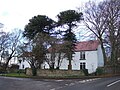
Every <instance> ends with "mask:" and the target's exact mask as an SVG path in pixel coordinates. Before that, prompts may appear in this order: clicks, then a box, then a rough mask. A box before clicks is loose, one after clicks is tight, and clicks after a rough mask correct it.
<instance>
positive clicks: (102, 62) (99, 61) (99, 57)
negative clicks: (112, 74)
mask: <svg viewBox="0 0 120 90" xmlns="http://www.w3.org/2000/svg"><path fill="white" fill-rule="evenodd" d="M97 54H98V66H99V67H103V66H104V58H103V53H102V49H101V45H99V46H98V52H97Z"/></svg>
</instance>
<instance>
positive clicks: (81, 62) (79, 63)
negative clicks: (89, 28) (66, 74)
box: [20, 40, 104, 73]
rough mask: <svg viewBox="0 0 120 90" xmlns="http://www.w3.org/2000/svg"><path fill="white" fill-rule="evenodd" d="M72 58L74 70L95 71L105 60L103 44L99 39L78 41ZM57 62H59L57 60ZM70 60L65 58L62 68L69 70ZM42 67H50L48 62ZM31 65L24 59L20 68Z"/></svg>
mask: <svg viewBox="0 0 120 90" xmlns="http://www.w3.org/2000/svg"><path fill="white" fill-rule="evenodd" d="M73 56H74V57H73V60H72V70H81V69H88V72H89V73H92V72H95V71H96V69H97V68H98V67H103V65H104V60H103V54H102V50H101V45H100V43H99V41H98V40H94V41H92V40H91V41H83V42H79V43H76V49H75V54H74V55H73ZM55 64H57V62H55ZM68 64H69V61H68V60H67V58H64V59H63V60H62V62H61V65H60V69H64V70H67V69H68ZM42 66H43V67H42V68H43V69H44V68H45V69H48V68H49V65H48V64H47V62H44V63H43V64H42ZM26 67H30V66H29V64H27V62H26V61H22V62H21V65H20V68H21V69H24V68H26Z"/></svg>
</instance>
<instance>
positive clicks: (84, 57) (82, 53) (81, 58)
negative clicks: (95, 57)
mask: <svg viewBox="0 0 120 90" xmlns="http://www.w3.org/2000/svg"><path fill="white" fill-rule="evenodd" d="M80 60H86V55H85V51H81V52H80Z"/></svg>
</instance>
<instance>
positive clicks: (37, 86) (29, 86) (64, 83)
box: [0, 76, 120, 90]
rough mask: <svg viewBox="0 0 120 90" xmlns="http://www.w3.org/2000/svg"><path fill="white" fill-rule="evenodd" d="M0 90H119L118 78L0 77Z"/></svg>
mask: <svg viewBox="0 0 120 90" xmlns="http://www.w3.org/2000/svg"><path fill="white" fill-rule="evenodd" d="M0 90H120V76H117V77H110V78H94V79H86V80H81V79H70V80H68V79H67V80H63V79H60V80H54V79H51V80H50V79H41V80H35V79H23V78H11V77H0Z"/></svg>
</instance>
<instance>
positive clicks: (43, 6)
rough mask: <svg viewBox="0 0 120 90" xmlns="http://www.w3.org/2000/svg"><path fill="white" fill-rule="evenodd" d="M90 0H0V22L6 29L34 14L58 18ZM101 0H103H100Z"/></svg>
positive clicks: (27, 20) (24, 22) (19, 25)
mask: <svg viewBox="0 0 120 90" xmlns="http://www.w3.org/2000/svg"><path fill="white" fill-rule="evenodd" d="M87 1H89V0H0V23H3V24H4V28H5V29H4V30H5V31H6V30H7V31H8V30H12V29H14V28H20V29H22V30H24V26H25V25H26V24H27V23H28V22H29V19H31V18H32V17H33V16H37V15H38V14H39V15H47V16H48V17H50V18H52V19H54V20H55V19H56V15H57V14H59V12H61V11H65V10H68V9H76V8H77V7H81V6H83V5H84V3H85V2H87ZM98 1H101V0H98Z"/></svg>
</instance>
